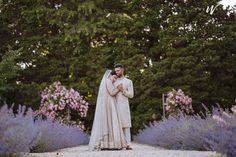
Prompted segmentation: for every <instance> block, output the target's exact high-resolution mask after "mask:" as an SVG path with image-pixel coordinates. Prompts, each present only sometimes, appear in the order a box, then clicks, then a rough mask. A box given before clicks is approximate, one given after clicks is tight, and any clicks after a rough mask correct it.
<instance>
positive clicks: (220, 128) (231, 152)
mask: <svg viewBox="0 0 236 157" xmlns="http://www.w3.org/2000/svg"><path fill="white" fill-rule="evenodd" d="M231 111H232V113H230V112H229V111H223V110H222V109H219V110H216V109H215V110H214V111H213V119H214V120H215V121H216V123H217V125H216V126H215V127H214V128H212V130H210V131H209V132H207V134H206V135H205V140H206V142H207V144H208V145H207V149H208V150H214V151H217V152H220V153H221V154H226V155H227V157H235V156H236V106H234V107H233V108H231Z"/></svg>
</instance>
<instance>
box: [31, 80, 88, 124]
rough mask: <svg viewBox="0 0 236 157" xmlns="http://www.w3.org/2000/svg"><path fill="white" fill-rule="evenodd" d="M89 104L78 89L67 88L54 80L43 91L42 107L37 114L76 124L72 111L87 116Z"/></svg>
mask: <svg viewBox="0 0 236 157" xmlns="http://www.w3.org/2000/svg"><path fill="white" fill-rule="evenodd" d="M88 105H89V104H88V103H87V102H86V101H85V100H84V99H83V96H81V95H80V94H79V93H78V92H77V91H75V90H74V89H72V88H71V89H66V87H65V86H63V85H61V83H60V82H54V83H53V84H52V85H50V86H49V87H46V88H45V89H44V90H43V91H42V93H41V104H40V108H39V110H38V111H36V112H35V115H36V116H38V115H42V116H43V117H46V118H49V119H51V120H57V121H59V122H62V123H65V124H75V123H76V122H75V121H72V120H71V112H72V111H76V112H77V113H78V114H79V115H80V117H86V116H87V111H88Z"/></svg>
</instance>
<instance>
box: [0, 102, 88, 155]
mask: <svg viewBox="0 0 236 157" xmlns="http://www.w3.org/2000/svg"><path fill="white" fill-rule="evenodd" d="M87 143H88V135H86V134H85V133H84V132H83V131H82V130H81V129H79V128H76V127H72V126H68V125H65V124H60V123H58V122H52V121H49V120H40V119H38V120H36V121H34V119H33V113H32V110H31V109H27V111H26V107H24V106H19V109H18V112H17V113H16V114H14V113H13V111H12V108H8V107H7V105H4V106H3V107H1V109H0V153H5V152H30V150H33V151H38V152H40V151H41V152H42V151H53V150H56V149H60V148H65V147H71V146H76V145H81V144H87ZM39 147H40V149H39Z"/></svg>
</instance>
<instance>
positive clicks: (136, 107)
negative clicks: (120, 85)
mask: <svg viewBox="0 0 236 157" xmlns="http://www.w3.org/2000/svg"><path fill="white" fill-rule="evenodd" d="M218 2H219V0H199V1H195V0H180V1H177V0H168V1H167V0H145V1H144V0H116V1H113V0H106V1H105V0H93V1H90V0H86V1H83V0H80V1H75V0H67V1H63V0H59V1H55V0H47V1H45V0H36V1H30V0H18V1H12V0H2V1H0V21H1V22H0V45H1V46H0V72H1V74H0V75H1V76H0V98H1V101H5V102H7V103H8V104H10V103H16V104H25V105H28V106H31V107H32V108H33V109H38V108H39V104H40V92H41V91H42V90H43V89H44V88H45V87H46V86H47V85H49V84H51V83H52V82H54V81H61V82H62V84H64V85H66V86H68V87H73V88H74V89H76V90H77V91H79V92H80V93H81V94H82V95H85V96H86V97H85V98H86V100H87V101H88V102H89V103H90V104H91V105H90V109H89V113H88V115H89V117H88V118H86V119H85V121H86V124H87V127H88V129H89V128H91V124H92V120H93V113H94V109H95V105H96V96H97V92H98V87H99V83H100V80H101V77H102V75H103V73H104V72H105V70H106V69H107V68H113V65H114V63H118V62H119V63H122V64H124V66H125V72H126V75H127V76H128V77H129V78H130V79H131V80H133V83H134V90H135V97H134V98H133V99H131V100H130V108H131V113H132V124H133V128H132V129H133V130H132V131H133V132H134V133H136V132H137V131H138V129H140V128H143V126H144V125H146V124H148V123H149V122H150V121H153V120H160V119H161V116H162V93H166V92H168V91H170V90H171V89H172V88H176V89H178V88H181V89H182V90H183V91H184V92H186V93H187V94H188V95H189V96H191V97H192V98H193V107H194V109H195V111H198V112H199V111H201V110H202V107H201V103H203V104H205V105H207V106H211V105H214V104H216V103H219V104H220V105H221V106H222V107H230V106H231V105H232V104H233V103H234V100H235V94H236V79H235V78H236V55H235V53H236V44H235V43H236V18H235V10H233V9H230V8H226V9H224V8H223V6H222V5H218ZM211 6H215V10H214V11H212V12H209V10H208V11H207V8H208V9H209V7H211Z"/></svg>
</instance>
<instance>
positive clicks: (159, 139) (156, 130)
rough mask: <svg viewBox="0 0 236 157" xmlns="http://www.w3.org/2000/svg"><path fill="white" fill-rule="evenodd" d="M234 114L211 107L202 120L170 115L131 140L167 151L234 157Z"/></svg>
mask: <svg viewBox="0 0 236 157" xmlns="http://www.w3.org/2000/svg"><path fill="white" fill-rule="evenodd" d="M232 110H233V113H230V112H229V111H224V110H222V109H220V108H213V112H212V114H206V115H205V117H204V118H202V117H201V116H199V115H193V116H189V115H184V114H180V115H178V116H170V117H169V118H167V119H163V120H162V121H159V122H154V123H152V124H150V126H148V127H146V128H145V129H144V130H142V131H140V132H139V133H138V134H137V135H136V136H135V138H134V140H135V141H137V142H139V143H144V144H150V145H155V146H161V147H164V148H168V149H187V150H211V151H217V152H219V153H221V154H226V155H227V156H228V157H233V156H236V134H235V132H236V109H234V108H233V109H232Z"/></svg>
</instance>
